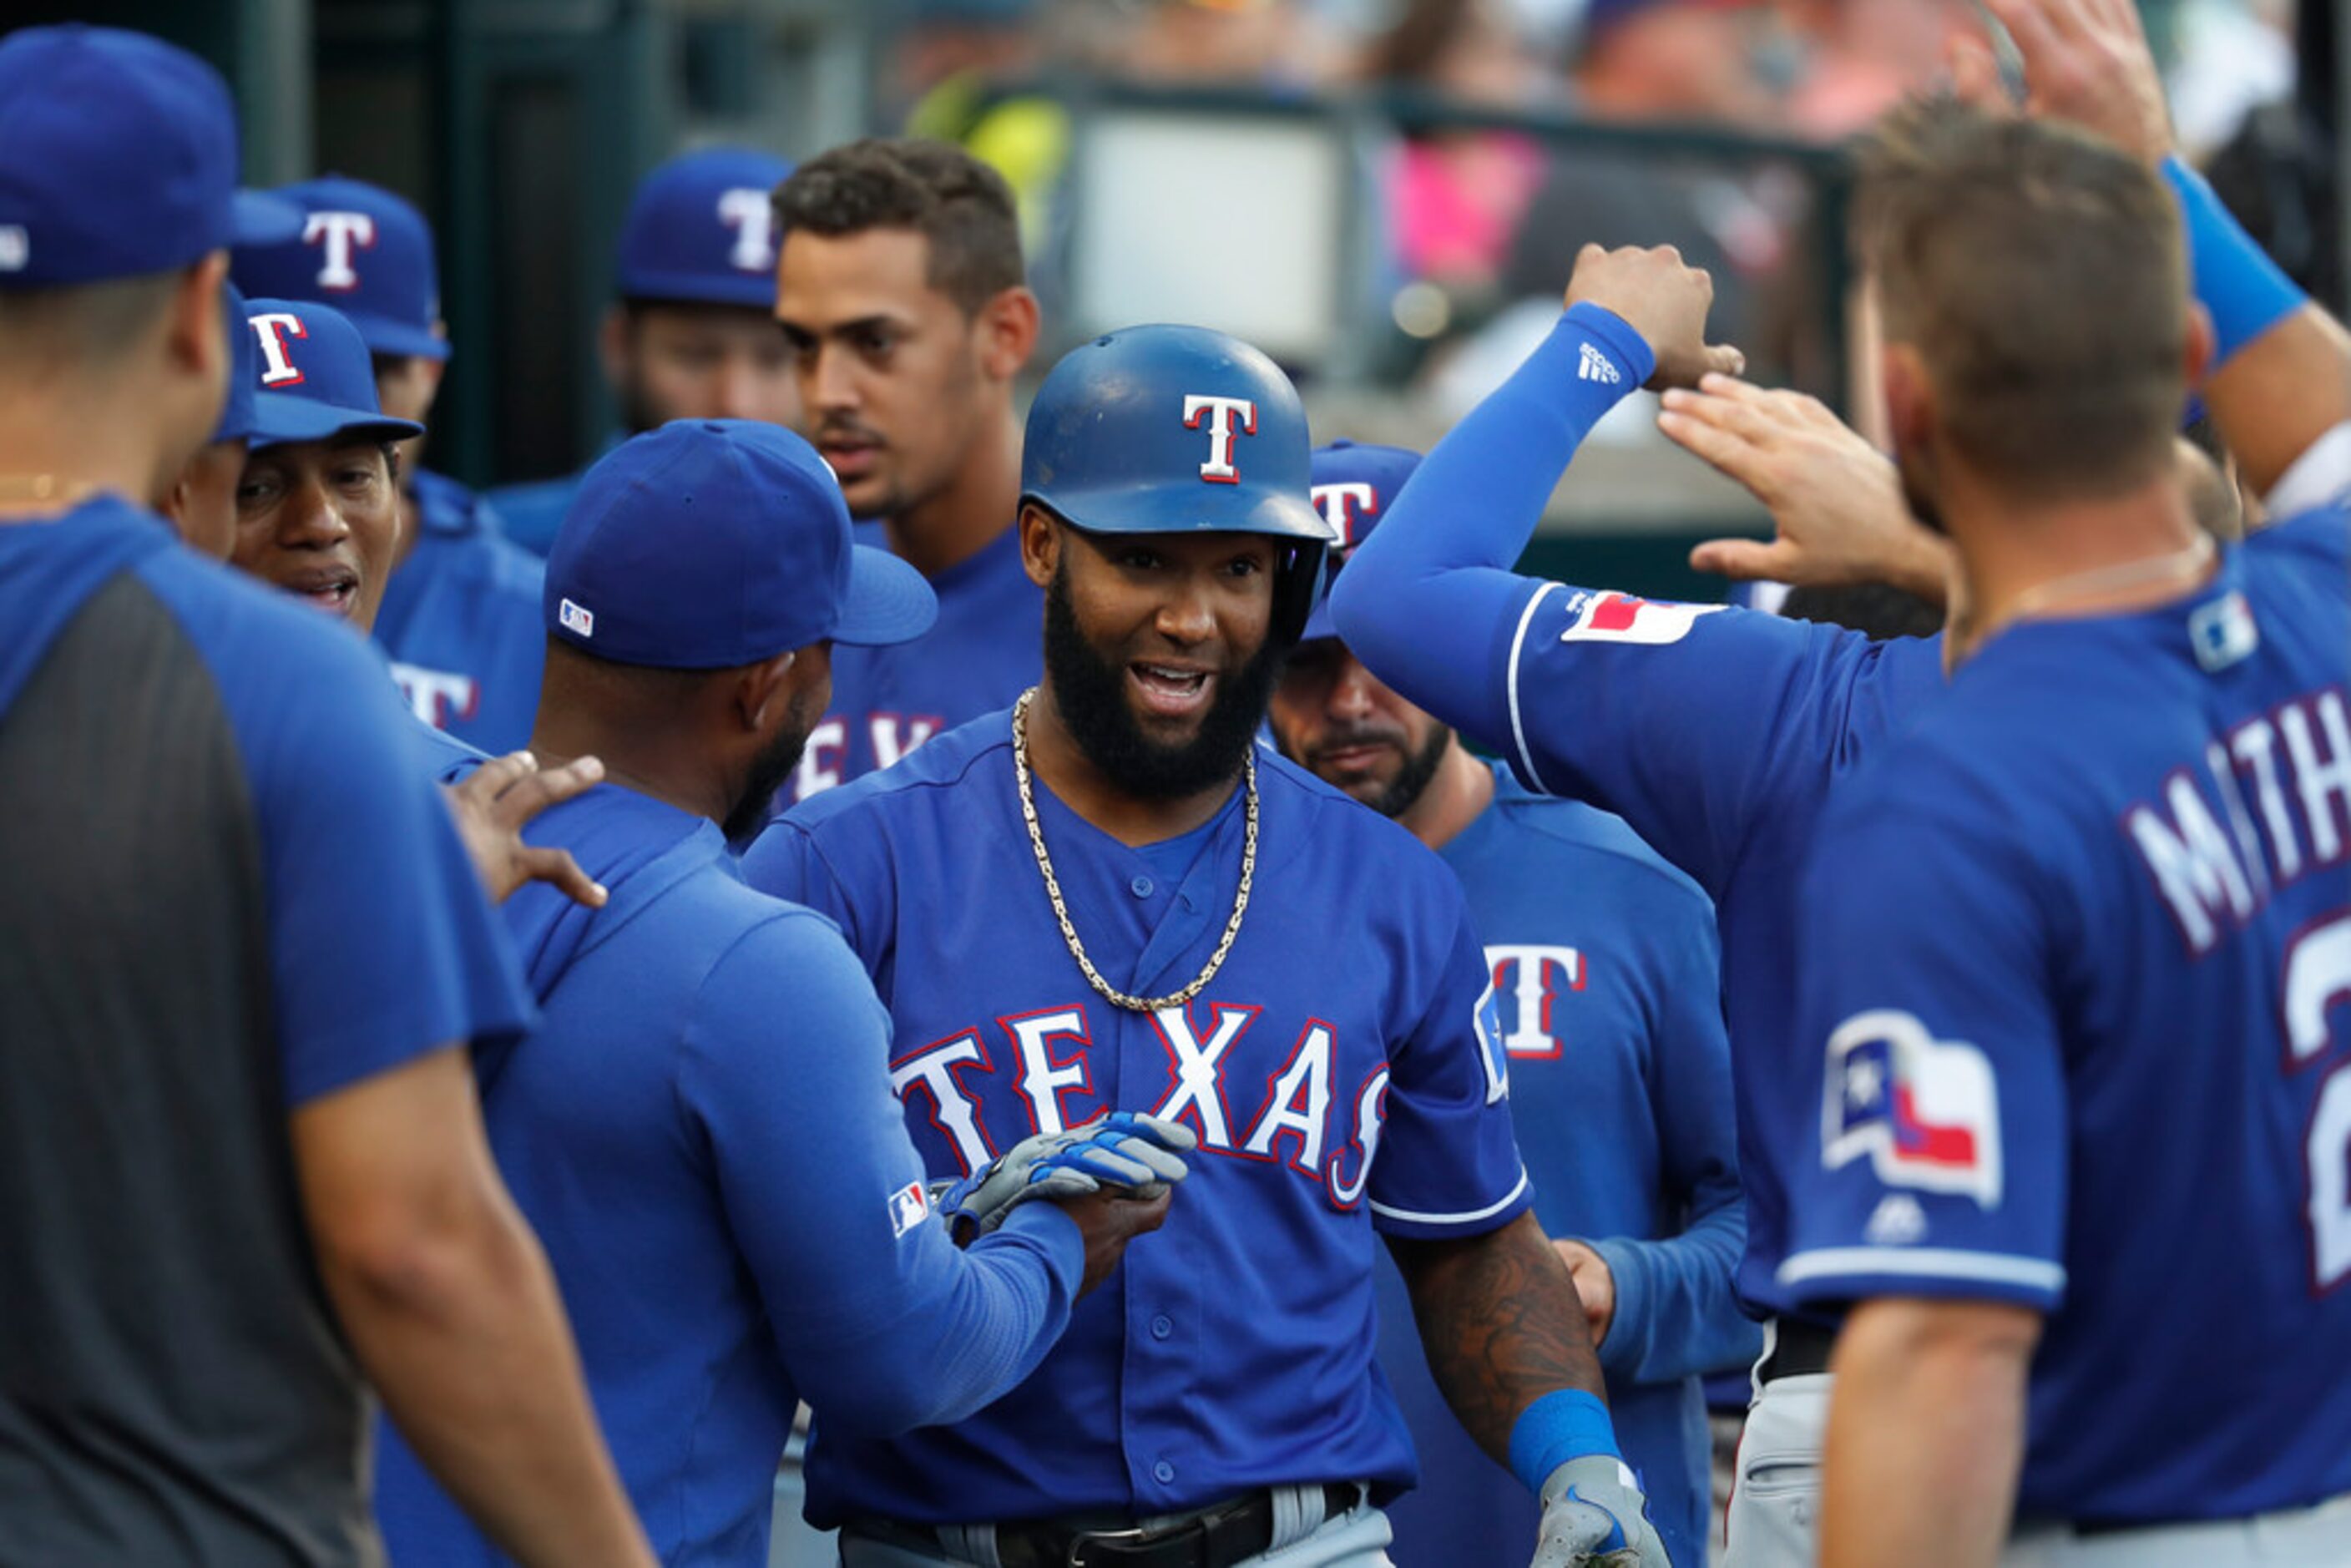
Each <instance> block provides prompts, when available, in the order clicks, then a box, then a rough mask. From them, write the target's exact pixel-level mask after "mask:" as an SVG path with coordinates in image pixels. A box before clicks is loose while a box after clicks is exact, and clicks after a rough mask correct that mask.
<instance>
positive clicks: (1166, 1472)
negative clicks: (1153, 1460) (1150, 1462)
mask: <svg viewBox="0 0 2351 1568" xmlns="http://www.w3.org/2000/svg"><path fill="white" fill-rule="evenodd" d="M1151 1479H1153V1480H1155V1481H1157V1482H1158V1483H1159V1484H1160V1485H1161V1486H1165V1485H1166V1484H1167V1483H1168V1482H1169V1481H1172V1480H1174V1479H1175V1466H1173V1465H1171V1464H1169V1463H1168V1462H1167V1461H1166V1460H1165V1459H1162V1460H1160V1461H1159V1462H1158V1463H1157V1464H1155V1465H1154V1466H1152V1467H1151Z"/></svg>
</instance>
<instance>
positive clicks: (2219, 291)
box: [2163, 155, 2310, 368]
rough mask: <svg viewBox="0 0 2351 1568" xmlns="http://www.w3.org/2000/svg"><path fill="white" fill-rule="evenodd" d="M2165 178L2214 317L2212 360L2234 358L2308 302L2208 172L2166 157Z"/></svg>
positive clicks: (2200, 299)
mask: <svg viewBox="0 0 2351 1568" xmlns="http://www.w3.org/2000/svg"><path fill="white" fill-rule="evenodd" d="M2163 177H2164V180H2165V181H2166V183H2168V184H2169V185H2170V186H2171V193H2172V195H2173V196H2174V197H2176V198H2177V199H2178V201H2179V217H2180V222H2181V224H2182V225H2184V226H2185V228H2186V231H2187V235H2188V264H2189V270H2190V271H2191V272H2192V273H2193V274H2194V279H2195V288H2196V300H2197V303H2198V304H2199V305H2201V306H2203V307H2204V308H2205V310H2206V311H2208V312H2209V313H2210V315H2211V318H2212V334H2213V337H2214V338H2215V340H2216V341H2215V342H2214V344H2213V349H2212V363H2213V365H2214V367H2215V368H2217V367H2219V366H2220V365H2223V364H2226V363H2227V362H2228V361H2229V356H2231V354H2234V353H2235V352H2236V351H2237V350H2240V349H2241V348H2243V347H2244V346H2245V345H2246V344H2247V343H2250V342H2252V340H2254V339H2256V338H2258V337H2260V336H2261V335H2262V333H2264V332H2266V331H2268V330H2269V329H2271V328H2273V327H2274V326H2276V325H2277V324H2278V323H2279V322H2280V321H2283V319H2285V318H2287V317H2288V316H2291V315H2293V314H2294V312H2295V311H2296V310H2299V309H2301V308H2302V307H2303V306H2304V304H2306V303H2308V301H2309V298H2310V297H2309V296H2308V295H2306V294H2304V293H2303V291H2302V290H2301V289H2300V288H2298V287H2295V286H2294V279H2292V278H2290V277H2287V276H2286V275H2285V273H2284V270H2283V268H2281V267H2279V266H2278V264H2277V263H2276V262H2274V261H2272V260H2271V259H2270V257H2269V253H2268V252H2266V251H2264V250H2262V247H2261V246H2258V245H2255V244H2254V243H2253V236H2252V235H2249V234H2247V233H2246V232H2245V231H2244V229H2243V227H2242V226H2241V225H2239V223H2238V222H2237V220H2236V219H2235V218H2234V217H2232V216H2231V215H2230V213H2229V209H2228V208H2226V207H2224V206H2222V205H2221V204H2220V197H2219V196H2217V195H2215V194H2214V193H2213V192H2212V187H2211V186H2210V185H2208V184H2206V183H2204V176H2202V175H2201V174H2199V173H2198V172H2196V171H2195V170H2193V169H2191V168H2189V166H2188V165H2187V164H2186V163H2184V162H2181V161H2180V160H2179V157H2178V156H2177V155H2174V156H2172V157H2169V158H2166V159H2165V160H2164V161H2163Z"/></svg>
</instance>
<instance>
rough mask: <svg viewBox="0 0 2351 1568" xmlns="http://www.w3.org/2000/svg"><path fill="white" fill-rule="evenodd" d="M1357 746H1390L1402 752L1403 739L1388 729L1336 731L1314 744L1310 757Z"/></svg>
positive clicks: (1401, 735)
mask: <svg viewBox="0 0 2351 1568" xmlns="http://www.w3.org/2000/svg"><path fill="white" fill-rule="evenodd" d="M1357 746H1391V747H1395V749H1397V750H1398V751H1402V750H1403V749H1405V737H1404V736H1403V734H1402V733H1401V732H1399V731H1396V730H1390V729H1345V730H1336V731H1333V732H1332V733H1331V734H1329V735H1325V736H1324V737H1322V739H1321V740H1320V741H1318V742H1316V743H1315V746H1314V749H1313V751H1312V752H1311V755H1312V756H1315V757H1324V756H1328V755H1329V754H1330V753H1332V752H1333V751H1345V750H1347V749H1348V748H1349V747H1357Z"/></svg>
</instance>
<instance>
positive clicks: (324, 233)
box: [302, 213, 375, 292]
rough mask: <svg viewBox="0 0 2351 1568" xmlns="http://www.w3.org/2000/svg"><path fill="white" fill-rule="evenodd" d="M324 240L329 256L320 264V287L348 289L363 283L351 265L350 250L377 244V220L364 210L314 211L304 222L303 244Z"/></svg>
mask: <svg viewBox="0 0 2351 1568" xmlns="http://www.w3.org/2000/svg"><path fill="white" fill-rule="evenodd" d="M322 241H323V242H324V243H325V247H326V256H325V259H324V260H323V261H321V262H320V263H319V287H321V288H332V289H335V290H337V291H338V292H348V291H349V290H350V289H353V288H357V287H359V286H360V275H359V271H358V269H357V268H355V267H352V266H351V251H352V249H353V248H354V247H360V248H364V247H366V246H371V245H373V244H375V219H374V218H372V217H371V216H369V215H368V214H365V213H312V214H310V218H309V221H308V223H306V224H304V225H302V243H303V244H304V245H318V244H319V243H320V242H322Z"/></svg>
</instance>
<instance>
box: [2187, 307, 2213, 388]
mask: <svg viewBox="0 0 2351 1568" xmlns="http://www.w3.org/2000/svg"><path fill="white" fill-rule="evenodd" d="M2213 342H2214V339H2213V335H2212V316H2211V312H2210V311H2208V310H2206V309H2205V308H2204V307H2203V306H2201V305H2199V304H2197V303H2196V302H2194V301H2192V300H2191V301H2189V306H2188V355H2187V361H2186V369H2187V371H2188V384H2189V387H2190V388H2194V387H2199V386H2202V385H2203V384H2204V377H2205V374H2206V373H2207V372H2208V371H2210V370H2211V369H2212V347H2213Z"/></svg>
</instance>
